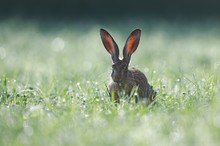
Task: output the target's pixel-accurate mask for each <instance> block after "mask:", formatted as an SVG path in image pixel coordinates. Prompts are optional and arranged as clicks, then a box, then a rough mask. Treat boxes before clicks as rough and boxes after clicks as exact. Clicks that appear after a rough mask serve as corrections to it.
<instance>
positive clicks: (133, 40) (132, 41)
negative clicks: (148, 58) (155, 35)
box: [123, 29, 141, 63]
mask: <svg viewBox="0 0 220 146" xmlns="http://www.w3.org/2000/svg"><path fill="white" fill-rule="evenodd" d="M140 37H141V30H140V29H135V30H134V31H132V32H131V34H130V35H129V37H128V39H127V41H126V43H125V47H124V50H123V56H124V60H125V61H126V62H128V63H129V61H130V59H131V55H132V54H133V53H134V52H135V50H136V49H137V47H138V44H139V42H140Z"/></svg>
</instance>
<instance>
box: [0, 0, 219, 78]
mask: <svg viewBox="0 0 220 146" xmlns="http://www.w3.org/2000/svg"><path fill="white" fill-rule="evenodd" d="M219 6H220V1H218V0H193V1H192V0H185V1H180V0H167V1H163V0H135V1H133V0H126V1H124V0H123V1H122V0H111V1H105V0H91V1H89V0H62V1H61V0H19V1H17V0H1V4H0V59H1V60H0V66H1V68H2V70H1V71H0V73H1V74H5V72H8V73H7V74H9V75H10V74H12V75H13V74H16V76H17V75H20V74H21V73H23V74H24V73H27V74H31V75H32V76H33V75H35V76H36V77H42V75H46V76H51V75H54V74H55V75H56V74H62V75H63V76H61V77H64V78H65V77H68V78H70V79H76V80H81V79H82V78H88V79H95V80H96V79H100V80H103V79H107V77H106V76H108V75H109V74H110V71H111V59H110V56H109V54H108V53H107V52H106V50H105V49H104V47H103V45H102V43H101V40H100V36H99V29H100V28H105V29H107V30H108V31H109V33H110V34H111V35H112V36H113V37H114V39H115V40H116V42H117V43H118V45H119V47H120V48H123V46H124V43H125V40H126V38H127V36H128V35H129V33H130V32H131V31H132V30H133V29H135V28H141V29H142V37H141V43H140V45H139V49H138V51H136V52H135V54H134V55H133V56H132V65H133V66H137V67H139V68H140V69H141V70H144V71H145V74H147V76H150V80H154V79H153V77H154V76H153V72H154V71H157V73H158V74H157V75H158V76H162V75H164V76H167V75H165V74H164V70H165V69H166V68H167V67H169V68H168V69H166V70H165V71H168V70H169V71H168V73H172V72H176V71H179V70H181V71H183V72H185V73H190V72H192V71H193V70H194V69H195V68H198V67H201V68H202V69H203V68H205V69H210V68H213V67H214V66H215V64H218V60H219V57H218V55H217V54H218V53H219V50H220V49H219V48H220V44H219V42H220V41H219V40H220V27H219V26H220V22H219V20H220V9H219ZM97 55H98V56H99V58H97ZM161 66H163V67H161ZM91 72H94V74H91ZM154 73H155V72H154ZM148 74H149V75H148ZM97 75H98V78H97ZM171 75H173V74H171ZM151 78H152V79H151ZM33 79H34V78H33Z"/></svg>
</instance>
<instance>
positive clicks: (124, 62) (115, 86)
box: [100, 29, 156, 104]
mask: <svg viewBox="0 0 220 146" xmlns="http://www.w3.org/2000/svg"><path fill="white" fill-rule="evenodd" d="M100 34H101V38H102V42H103V44H104V46H105V48H106V50H107V51H108V52H109V53H110V54H111V55H112V60H113V65H112V74H111V82H110V84H109V87H108V88H109V91H110V95H111V97H113V98H114V100H115V102H116V103H120V96H122V94H123V93H125V94H126V95H130V94H131V92H132V90H133V88H134V87H137V93H138V94H137V97H136V102H138V101H139V100H140V101H144V102H146V103H147V104H149V103H151V102H152V101H153V100H154V98H155V96H156V92H155V91H154V90H153V88H152V86H151V85H150V84H149V83H148V80H147V78H146V77H145V75H144V74H143V73H142V72H141V71H139V70H138V69H135V68H133V67H132V68H129V69H128V65H129V62H130V57H131V55H132V54H133V53H134V51H135V50H136V49H137V47H138V44H139V40H140V35H141V31H140V30H139V29H136V30H134V31H133V32H132V33H131V34H130V36H129V37H128V39H127V41H126V44H125V47H124V49H123V57H124V58H123V59H119V49H118V46H117V44H116V43H115V41H114V39H113V38H112V36H111V35H110V34H109V33H108V32H107V31H106V30H104V29H101V30H100Z"/></svg>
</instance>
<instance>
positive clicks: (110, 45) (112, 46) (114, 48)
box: [100, 29, 119, 63]
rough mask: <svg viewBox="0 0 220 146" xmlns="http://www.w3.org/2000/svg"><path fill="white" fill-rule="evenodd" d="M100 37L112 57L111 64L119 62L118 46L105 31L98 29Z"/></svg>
mask: <svg viewBox="0 0 220 146" xmlns="http://www.w3.org/2000/svg"><path fill="white" fill-rule="evenodd" d="M100 35H101V39H102V43H103V45H104V46H105V49H106V50H107V51H108V52H109V53H110V54H111V55H112V60H113V62H114V63H115V62H117V61H118V60H119V58H118V57H119V50H118V45H117V44H116V43H115V41H114V39H113V38H112V36H111V35H110V34H109V33H108V32H107V31H106V30H104V29H100Z"/></svg>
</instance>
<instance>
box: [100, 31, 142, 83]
mask: <svg viewBox="0 0 220 146" xmlns="http://www.w3.org/2000/svg"><path fill="white" fill-rule="evenodd" d="M100 35H101V39H102V42H103V45H104V47H105V49H106V50H107V51H108V52H109V53H110V54H111V56H112V61H113V65H112V74H111V77H112V79H113V81H114V82H121V81H123V80H124V79H126V77H127V71H128V65H129V62H130V59H131V55H132V54H133V53H134V52H135V50H136V49H137V47H138V44H139V41H140V36H141V30H140V29H135V30H134V31H133V32H131V34H130V35H129V37H128V39H127V41H126V43H125V46H124V49H123V58H122V59H119V49H118V45H117V44H116V43H115V41H114V39H113V38H112V36H111V35H110V34H109V33H108V32H107V31H106V30H104V29H100Z"/></svg>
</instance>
